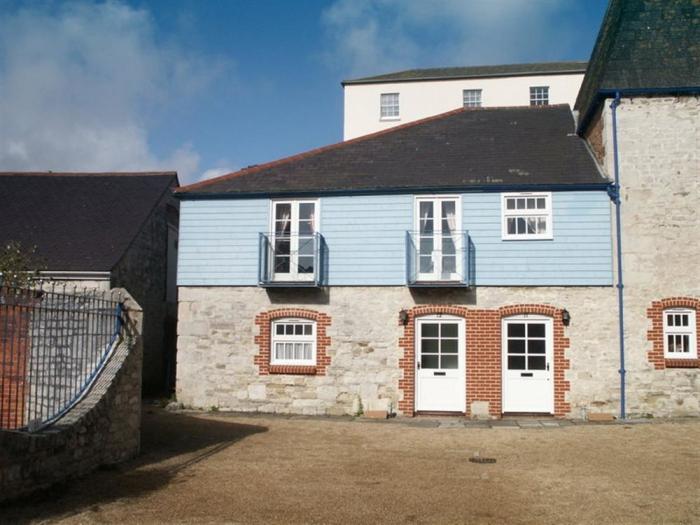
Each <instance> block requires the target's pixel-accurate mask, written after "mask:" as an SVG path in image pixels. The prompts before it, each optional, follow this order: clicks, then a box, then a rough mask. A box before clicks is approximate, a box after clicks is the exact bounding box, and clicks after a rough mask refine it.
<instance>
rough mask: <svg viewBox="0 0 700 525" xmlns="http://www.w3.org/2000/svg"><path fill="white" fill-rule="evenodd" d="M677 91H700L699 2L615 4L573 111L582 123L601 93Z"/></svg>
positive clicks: (622, 0) (624, 0) (630, 0)
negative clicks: (699, 89) (618, 91)
mask: <svg viewBox="0 0 700 525" xmlns="http://www.w3.org/2000/svg"><path fill="white" fill-rule="evenodd" d="M674 88H676V89H678V88H684V89H685V88H700V2H697V1H695V0H611V2H610V4H609V5H608V9H607V11H606V13H605V17H604V18H603V23H602V25H601V28H600V32H599V33H598V38H597V40H596V43H595V46H594V48H593V52H592V54H591V59H590V61H589V63H588V70H587V72H586V76H585V77H584V80H583V84H582V85H581V90H580V91H579V94H578V98H577V99H576V104H575V106H574V107H575V108H576V109H577V110H579V111H580V112H581V115H582V124H583V125H584V126H585V125H586V121H587V120H588V119H587V117H588V116H589V114H590V113H591V112H592V111H593V110H595V109H596V107H597V104H598V103H599V102H600V99H601V97H600V96H599V91H600V90H610V91H612V90H636V91H638V94H645V93H648V94H653V93H654V92H657V91H659V90H664V91H666V92H668V93H673V91H674ZM607 96H612V94H610V93H608V94H607Z"/></svg>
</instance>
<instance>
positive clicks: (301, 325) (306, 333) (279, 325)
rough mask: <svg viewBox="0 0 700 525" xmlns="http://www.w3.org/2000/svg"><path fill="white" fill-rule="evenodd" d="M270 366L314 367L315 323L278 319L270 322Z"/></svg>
mask: <svg viewBox="0 0 700 525" xmlns="http://www.w3.org/2000/svg"><path fill="white" fill-rule="evenodd" d="M270 364H273V365H303V366H309V365H311V366H315V365H316V322H315V321H311V320H306V319H278V320H276V321H273V322H272V341H271V355H270Z"/></svg>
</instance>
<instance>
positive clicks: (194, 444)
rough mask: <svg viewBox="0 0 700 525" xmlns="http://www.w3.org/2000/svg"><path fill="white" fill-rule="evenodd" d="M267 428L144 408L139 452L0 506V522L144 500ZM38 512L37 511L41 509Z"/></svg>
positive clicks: (25, 520)
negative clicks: (120, 461)
mask: <svg viewBox="0 0 700 525" xmlns="http://www.w3.org/2000/svg"><path fill="white" fill-rule="evenodd" d="M266 431H267V427H264V426H259V425H244V424H240V423H233V422H227V421H216V420H212V419H209V418H199V417H194V416H191V415H184V414H177V415H176V414H172V413H167V412H162V411H160V410H155V409H150V408H148V407H144V414H143V420H142V430H141V454H140V455H139V456H138V457H137V458H135V459H133V460H131V461H128V462H126V463H123V464H121V465H117V466H114V467H106V468H101V469H98V470H97V471H96V472H93V473H92V474H89V475H87V476H85V477H83V478H81V479H77V480H71V481H67V482H64V483H62V484H60V485H57V486H54V487H52V488H50V489H48V490H44V491H41V492H39V493H36V494H33V495H31V496H28V497H26V498H23V499H20V500H17V501H14V502H11V503H9V504H6V505H4V506H0V523H2V524H4V523H29V522H32V521H34V520H47V519H52V518H54V519H55V518H59V517H67V516H70V515H72V514H78V513H80V512H83V511H86V510H94V511H98V510H99V508H100V505H104V504H107V503H109V502H112V501H116V500H123V499H128V498H137V497H144V496H145V495H147V494H148V493H149V492H153V491H156V490H159V489H161V488H162V487H164V486H165V485H168V484H169V483H173V482H176V481H175V480H174V479H173V478H174V477H175V475H176V474H178V473H180V472H183V471H186V470H187V469H188V468H189V467H191V466H193V465H196V464H197V463H199V462H201V461H204V460H206V459H207V458H210V457H212V456H214V455H216V454H217V453H219V452H221V451H222V450H224V449H226V448H228V447H230V446H231V445H233V444H235V443H237V442H238V441H240V440H242V439H245V438H246V437H248V436H250V435H253V434H258V433H260V432H266ZM39 509H40V510H39Z"/></svg>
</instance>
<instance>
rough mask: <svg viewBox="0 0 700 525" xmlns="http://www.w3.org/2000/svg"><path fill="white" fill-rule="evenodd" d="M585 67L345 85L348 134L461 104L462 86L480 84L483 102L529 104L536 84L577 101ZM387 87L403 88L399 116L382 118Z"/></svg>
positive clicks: (556, 98) (555, 100) (558, 100)
mask: <svg viewBox="0 0 700 525" xmlns="http://www.w3.org/2000/svg"><path fill="white" fill-rule="evenodd" d="M582 81H583V73H577V74H571V75H537V76H520V77H499V78H470V79H457V80H431V81H415V82H390V83H381V84H351V85H346V86H345V89H344V95H345V102H344V112H345V113H344V126H343V130H344V140H348V139H352V138H355V137H359V136H361V135H366V134H368V133H374V132H375V131H380V130H383V129H387V128H391V127H394V126H398V125H400V124H405V123H407V122H411V121H413V120H418V119H422V118H425V117H429V116H431V115H438V114H440V113H444V112H446V111H450V110H453V109H457V108H461V107H462V90H464V89H481V105H482V106H483V107H493V106H529V105H530V87H531V86H549V103H550V104H569V106H571V107H573V106H574V102H575V100H576V95H578V90H579V88H580V87H581V82H582ZM382 93H399V111H400V118H399V119H398V120H397V119H394V120H380V118H379V98H380V95H381V94H382Z"/></svg>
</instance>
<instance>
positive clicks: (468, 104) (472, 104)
mask: <svg viewBox="0 0 700 525" xmlns="http://www.w3.org/2000/svg"><path fill="white" fill-rule="evenodd" d="M467 94H469V95H473V94H478V99H470V100H469V101H467ZM481 94H482V90H481V89H463V90H462V107H465V108H480V107H481V104H482V102H481Z"/></svg>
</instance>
